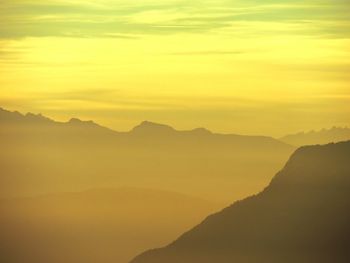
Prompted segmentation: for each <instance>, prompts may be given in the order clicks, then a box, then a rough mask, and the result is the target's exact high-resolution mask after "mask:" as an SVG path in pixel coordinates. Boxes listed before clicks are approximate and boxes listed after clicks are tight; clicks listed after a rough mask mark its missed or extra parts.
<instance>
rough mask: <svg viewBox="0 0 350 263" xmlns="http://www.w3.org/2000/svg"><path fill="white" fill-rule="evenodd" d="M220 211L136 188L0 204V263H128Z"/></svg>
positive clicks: (202, 202)
mask: <svg viewBox="0 0 350 263" xmlns="http://www.w3.org/2000/svg"><path fill="white" fill-rule="evenodd" d="M219 207H221V206H220V205H218V204H214V203H212V202H209V201H206V200H202V199H199V198H196V197H193V196H188V195H183V194H179V193H174V192H166V191H160V190H154V189H140V188H119V189H111V188H108V189H106V188H103V189H90V190H87V191H84V192H75V193H55V194H49V195H44V196H35V197H30V198H16V199H9V200H0V233H1V235H0V262H4V263H23V262H26V263H48V262H50V263H79V262H81V263H96V262H103V263H111V262H118V263H123V262H128V261H129V260H130V259H131V258H132V257H133V256H134V255H135V254H137V253H140V251H143V250H145V249H147V248H149V247H150V246H162V245H165V244H166V243H168V242H169V241H170V240H171V238H172V237H173V236H174V235H179V234H180V233H181V232H183V231H186V230H188V229H189V228H190V227H192V226H193V225H194V224H195V223H196V222H198V220H200V218H201V217H203V216H206V215H208V214H209V213H213V212H215V211H216V210H217V209H218V208H219ZM174 218H176V220H173V219H174Z"/></svg>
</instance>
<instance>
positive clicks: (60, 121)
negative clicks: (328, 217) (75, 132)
mask: <svg viewBox="0 0 350 263" xmlns="http://www.w3.org/2000/svg"><path fill="white" fill-rule="evenodd" d="M0 109H2V110H4V111H7V112H11V113H15V112H17V113H19V114H21V115H22V116H26V115H27V114H33V115H35V116H42V117H45V118H48V119H49V120H51V121H54V122H59V123H69V122H71V121H72V120H79V121H82V122H92V123H94V124H97V125H99V126H101V127H102V128H106V129H109V130H111V131H114V132H131V131H132V130H133V129H134V128H136V127H138V126H140V125H142V124H144V123H151V124H155V125H165V126H168V127H170V128H172V129H174V130H175V131H179V132H181V131H193V130H196V129H205V130H207V131H209V132H211V133H214V134H224V135H242V136H267V137H272V138H275V139H280V138H283V137H285V136H289V135H297V134H301V133H303V134H308V133H312V132H321V131H330V130H332V129H348V128H349V126H347V125H345V126H335V125H333V126H331V127H323V128H321V129H311V130H301V131H296V132H289V133H286V134H282V135H280V136H273V135H270V134H253V133H247V134H242V133H237V132H234V131H231V132H230V131H229V132H219V131H215V130H212V129H210V128H208V127H190V128H187V129H179V128H178V127H176V126H173V125H171V124H169V123H160V122H155V121H153V120H141V121H139V122H138V123H135V124H134V125H133V126H131V127H130V128H127V129H126V130H122V129H118V128H117V129H115V128H113V127H109V126H106V125H103V124H101V123H99V122H97V121H96V120H93V119H82V118H80V117H79V116H72V117H70V118H68V119H66V120H57V119H55V118H53V117H50V116H47V115H45V114H43V113H41V112H39V113H34V112H29V111H28V112H21V111H18V110H13V109H12V110H10V109H5V108H4V107H0Z"/></svg>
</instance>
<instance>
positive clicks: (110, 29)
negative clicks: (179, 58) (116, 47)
mask: <svg viewBox="0 0 350 263" xmlns="http://www.w3.org/2000/svg"><path fill="white" fill-rule="evenodd" d="M349 6H350V5H349V3H348V2H347V1H341V0H336V1H330V0H323V1H311V0H307V1H298V0H294V1H283V3H281V1H272V0H270V1H264V3H263V4H262V3H261V1H243V0H236V1H225V0H218V1H215V2H213V1H209V0H204V1H198V0H195V1H187V2H184V1H180V0H177V1H168V2H166V3H164V2H160V1H143V2H136V3H135V2H134V3H130V1H123V0H119V1H74V2H73V1H60V2H58V1H54V0H48V1H41V0H38V1H25V0H11V1H9V0H3V1H2V4H1V6H0V38H23V37H47V36H63V37H64V36H70V37H71V36H74V37H128V38H133V37H139V36H143V35H148V34H175V33H203V32H211V31H213V30H216V29H222V28H226V27H229V28H230V30H234V29H235V27H234V25H235V23H237V22H244V21H245V22H273V23H285V22H288V23H291V22H294V23H299V24H300V23H305V22H312V23H313V24H314V25H316V26H314V28H315V27H316V28H317V25H319V28H317V32H316V31H314V32H311V31H310V33H312V34H316V33H317V34H322V33H327V34H329V35H332V36H334V37H336V36H337V37H341V36H345V35H346V36H349V35H350V27H349V23H350V18H349V16H348V14H349V13H350V7H349ZM325 21H327V22H332V26H326V27H323V25H324V22H325ZM255 24H256V23H255ZM232 25H233V27H232ZM306 28H307V27H306ZM323 31H324V32H323Z"/></svg>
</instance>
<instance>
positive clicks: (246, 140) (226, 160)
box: [0, 109, 294, 201]
mask: <svg viewBox="0 0 350 263" xmlns="http://www.w3.org/2000/svg"><path fill="white" fill-rule="evenodd" d="M0 143H1V145H2V151H0V166H1V167H2V168H1V169H2V173H1V175H0V198H8V197H16V196H30V195H38V194H45V193H50V192H66V191H73V192H74V191H83V190H84V189H89V188H95V187H121V186H133V187H141V188H156V189H164V190H167V191H175V192H178V191H180V192H183V193H188V194H194V195H196V196H200V197H203V198H205V199H208V200H209V199H210V200H223V201H225V200H226V201H228V200H233V199H238V198H242V197H244V196H246V195H248V194H251V193H254V192H256V191H258V189H260V188H261V187H262V186H263V185H266V184H267V182H268V181H269V180H270V175H271V174H273V173H275V172H277V171H278V169H279V167H281V165H282V164H283V163H284V162H285V160H286V159H287V158H288V156H289V155H290V154H291V152H292V151H293V150H294V147H293V146H290V145H288V144H286V143H283V142H280V141H278V140H276V139H273V138H271V137H264V136H243V135H234V134H217V133H212V132H210V131H208V130H206V129H204V128H197V129H194V130H189V131H178V130H175V129H174V128H172V127H170V126H167V125H163V124H157V123H152V122H149V121H145V122H142V123H141V124H140V125H138V126H136V127H135V128H133V129H132V130H131V131H129V132H117V131H113V130H111V129H108V128H106V127H102V126H100V125H98V124H96V123H94V122H92V121H82V120H79V119H76V118H73V119H71V120H70V121H68V122H57V121H54V120H51V119H49V118H46V117H44V116H42V115H40V114H39V115H36V114H31V113H28V114H26V115H23V114H21V113H18V112H10V111H7V110H4V109H2V110H0Z"/></svg>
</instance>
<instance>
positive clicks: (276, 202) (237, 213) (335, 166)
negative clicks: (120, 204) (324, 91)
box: [131, 141, 350, 263]
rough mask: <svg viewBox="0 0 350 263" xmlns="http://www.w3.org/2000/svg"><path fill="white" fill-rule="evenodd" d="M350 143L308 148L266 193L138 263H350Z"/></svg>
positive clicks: (291, 161)
mask: <svg viewBox="0 0 350 263" xmlns="http://www.w3.org/2000/svg"><path fill="white" fill-rule="evenodd" d="M349 161H350V141H347V142H340V143H330V144H327V145H317V146H304V147H301V148H299V149H298V150H296V151H295V152H294V153H293V154H292V156H291V157H290V159H289V160H288V162H287V163H286V165H285V166H284V168H283V169H282V170H281V171H280V172H278V173H277V174H276V176H275V177H274V178H273V179H272V181H271V183H270V184H269V185H268V186H267V187H266V188H265V189H264V190H263V191H261V192H260V193H258V194H256V195H253V196H250V197H248V198H246V199H243V200H241V201H237V202H235V203H233V204H232V205H231V206H229V207H227V208H225V209H223V210H222V211H221V212H218V213H216V214H213V215H210V216H209V217H207V218H206V219H205V220H204V221H203V222H202V223H200V224H199V225H197V226H196V227H194V228H193V229H192V230H190V231H188V232H186V233H184V234H183V235H182V236H180V237H179V238H178V239H177V240H175V241H174V242H172V243H170V244H169V245H168V246H166V247H164V248H160V249H154V250H149V251H146V252H145V253H143V254H141V255H139V256H137V257H136V258H135V259H134V260H132V261H131V263H164V262H167V263H175V262H183V263H197V262H198V263H200V262H201V263H203V262H205V263H207V262H208V263H209V262H218V263H229V262H237V263H241V262H244V263H258V262H259V263H261V262H263V263H265V262H266V263H268V262H273V263H274V262H276V263H278V262H305V263H306V262H327V263H330V262H344V263H345V262H347V260H348V259H349V258H350V253H349V245H350V239H349V234H350V228H349V227H348V222H349V220H350V213H349V212H348V211H349V208H350V201H349V200H350V198H349V197H350V195H349V192H350V191H349V189H350V165H349Z"/></svg>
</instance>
